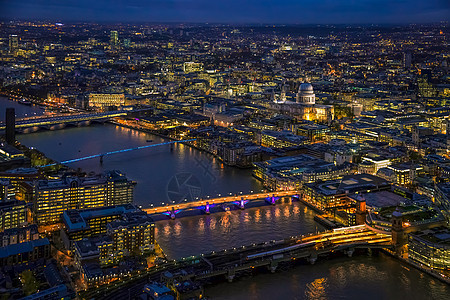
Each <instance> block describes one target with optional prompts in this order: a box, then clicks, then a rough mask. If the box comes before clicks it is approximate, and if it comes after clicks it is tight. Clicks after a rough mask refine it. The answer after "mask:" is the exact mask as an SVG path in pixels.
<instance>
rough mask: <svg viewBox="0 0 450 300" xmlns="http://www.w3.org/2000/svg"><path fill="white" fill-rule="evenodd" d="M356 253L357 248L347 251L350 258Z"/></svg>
mask: <svg viewBox="0 0 450 300" xmlns="http://www.w3.org/2000/svg"><path fill="white" fill-rule="evenodd" d="M354 252H355V248H349V249H347V251H346V253H347V256H348V257H352V256H353V253H354Z"/></svg>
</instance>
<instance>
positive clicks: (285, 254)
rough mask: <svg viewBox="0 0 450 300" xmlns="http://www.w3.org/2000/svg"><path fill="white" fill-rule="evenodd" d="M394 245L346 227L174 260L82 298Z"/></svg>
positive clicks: (231, 275)
mask: <svg viewBox="0 0 450 300" xmlns="http://www.w3.org/2000/svg"><path fill="white" fill-rule="evenodd" d="M391 244H392V239H391V236H390V235H388V234H383V233H378V232H375V231H372V230H371V229H370V228H368V227H367V226H366V225H359V226H352V227H344V228H339V229H334V230H331V231H324V232H321V233H318V234H309V235H304V236H295V237H290V238H287V239H284V240H279V241H268V242H263V243H258V244H257V243H255V244H252V245H246V246H242V247H236V248H231V249H224V250H220V251H212V252H210V253H207V254H201V255H198V256H190V257H185V258H182V259H180V260H177V261H175V260H174V261H168V262H167V263H163V264H161V265H159V266H157V267H153V268H150V269H148V270H147V271H145V272H142V273H136V274H127V275H125V276H124V277H123V278H121V280H118V281H116V282H110V283H109V284H105V283H108V281H106V282H99V284H100V285H101V284H104V285H102V286H100V287H98V288H92V289H90V290H88V291H87V292H86V293H85V294H83V295H82V298H85V299H90V298H92V297H95V298H96V299H109V298H108V297H111V296H113V295H114V297H115V298H116V299H119V298H121V297H122V296H123V297H128V296H137V295H138V294H139V293H140V292H141V291H142V288H143V286H144V285H145V284H146V283H148V282H149V281H159V280H161V278H162V275H163V274H164V272H166V271H169V272H171V273H172V274H173V278H175V279H177V280H178V279H179V280H180V281H183V280H193V281H194V282H198V283H201V284H202V283H207V282H210V280H211V279H212V278H216V279H217V278H222V279H226V280H228V281H230V282H231V281H232V280H233V279H234V278H235V277H236V276H240V275H249V274H254V272H256V271H258V270H262V271H263V270H268V271H269V272H272V273H273V272H275V271H276V270H277V268H278V267H279V266H285V265H293V264H297V263H300V264H302V263H303V264H304V263H310V264H314V263H315V262H316V261H317V260H320V259H321V258H330V257H333V256H335V255H336V256H337V255H347V256H348V257H352V256H353V254H354V253H355V251H367V252H371V251H378V250H376V249H389V248H391Z"/></svg>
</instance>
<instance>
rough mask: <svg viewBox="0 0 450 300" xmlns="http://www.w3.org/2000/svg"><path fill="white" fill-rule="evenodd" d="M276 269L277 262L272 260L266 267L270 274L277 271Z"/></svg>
mask: <svg viewBox="0 0 450 300" xmlns="http://www.w3.org/2000/svg"><path fill="white" fill-rule="evenodd" d="M277 267H278V262H276V261H273V260H272V261H271V262H270V265H269V266H267V269H268V270H269V271H270V273H275V271H276V270H277Z"/></svg>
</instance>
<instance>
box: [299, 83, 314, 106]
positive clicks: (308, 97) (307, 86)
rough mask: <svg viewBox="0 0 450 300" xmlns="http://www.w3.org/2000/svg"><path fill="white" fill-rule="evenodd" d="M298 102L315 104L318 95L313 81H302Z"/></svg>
mask: <svg viewBox="0 0 450 300" xmlns="http://www.w3.org/2000/svg"><path fill="white" fill-rule="evenodd" d="M297 103H303V104H307V105H314V104H315V103H316V95H315V94H314V89H313V87H312V85H311V83H302V84H300V86H299V88H298V93H297Z"/></svg>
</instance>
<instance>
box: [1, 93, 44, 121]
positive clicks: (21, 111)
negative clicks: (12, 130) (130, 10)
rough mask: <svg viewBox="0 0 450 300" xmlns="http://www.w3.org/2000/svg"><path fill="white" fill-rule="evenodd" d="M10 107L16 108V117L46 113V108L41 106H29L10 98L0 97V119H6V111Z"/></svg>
mask: <svg viewBox="0 0 450 300" xmlns="http://www.w3.org/2000/svg"><path fill="white" fill-rule="evenodd" d="M8 107H12V108H14V109H15V112H16V119H21V118H29V117H36V116H40V115H42V114H44V109H42V108H40V107H39V106H36V105H32V106H27V105H23V104H19V103H18V102H16V101H10V100H8V98H5V97H0V121H5V112H6V109H7V108H8Z"/></svg>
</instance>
